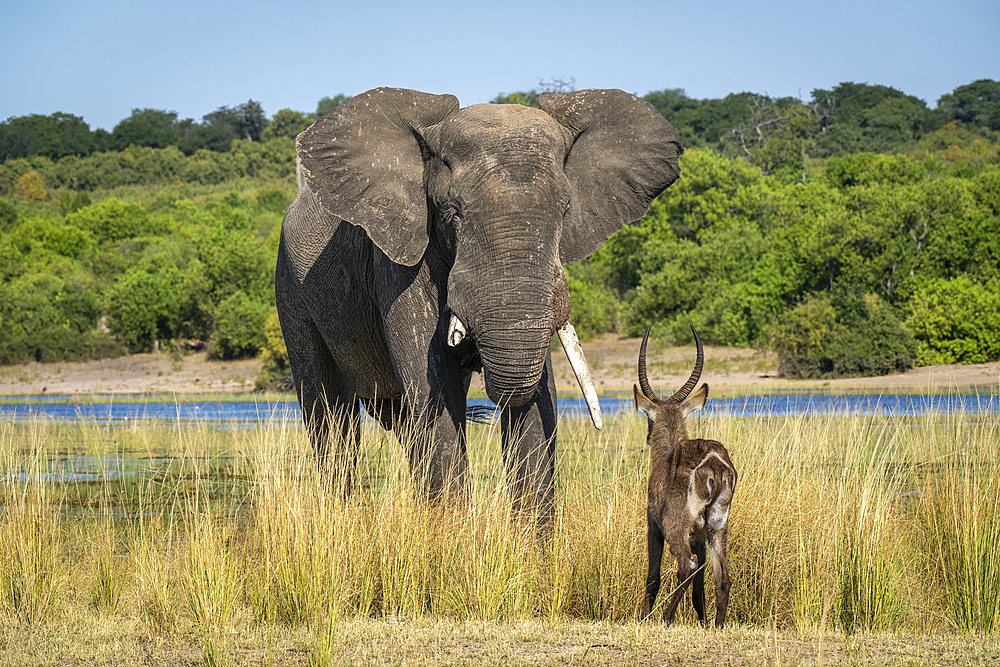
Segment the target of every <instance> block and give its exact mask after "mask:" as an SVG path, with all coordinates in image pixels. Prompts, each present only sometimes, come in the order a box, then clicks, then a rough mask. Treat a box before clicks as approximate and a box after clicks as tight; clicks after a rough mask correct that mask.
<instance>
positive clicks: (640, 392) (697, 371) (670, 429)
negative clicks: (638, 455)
mask: <svg viewBox="0 0 1000 667" xmlns="http://www.w3.org/2000/svg"><path fill="white" fill-rule="evenodd" d="M651 328H652V325H650V326H649V327H647V328H646V335H645V336H643V338H642V346H641V347H640V348H639V368H638V371H639V384H638V385H632V392H633V394H634V395H635V408H636V410H638V411H640V412H643V413H645V415H646V417H647V418H648V419H649V434H648V442H649V443H650V446H654V445H657V446H661V447H662V446H676V445H677V444H678V443H679V442H680V441H681V440H686V439H687V429H686V428H685V427H684V418H685V417H687V416H688V415H689V414H691V413H692V412H694V411H695V410H700V409H701V408H703V407H705V403H706V402H707V401H708V384H703V385H701V387H700V388H699V389H698V390H697V391H695V392H694V393H692V390H693V389H694V388H695V386H696V385H697V384H698V380H699V379H700V378H701V370H702V367H703V366H704V365H705V352H704V350H703V349H702V346H701V339H700V338H698V332H697V331H695V329H694V327H693V326H692V327H691V333H693V334H694V342H695V346H696V347H697V357H696V359H695V363H694V370H693V371H692V372H691V377H689V378H688V379H687V382H685V383H684V385H683V386H681V388H680V389H678V390H677V392H676V393H675V394H674V395H672V396H670V397H668V398H666V399H660V398H658V397H657V396H656V393H655V392H653V388H652V387H651V386H650V385H649V378H648V377H647V375H646V343H647V342H648V341H649V330H650V329H651Z"/></svg>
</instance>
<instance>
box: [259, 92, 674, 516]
mask: <svg viewBox="0 0 1000 667" xmlns="http://www.w3.org/2000/svg"><path fill="white" fill-rule="evenodd" d="M538 104H539V107H540V108H532V107H527V106H521V105H513V104H476V105H472V106H468V107H463V108H460V107H459V102H458V99H457V98H455V97H454V96H452V95H436V94H430V93H423V92H418V91H414V90H405V89H397V88H377V89H374V90H370V91H368V92H365V93H363V94H361V95H357V96H355V97H353V98H351V99H350V100H348V101H347V102H345V103H343V104H341V105H340V106H339V107H336V108H335V109H333V110H332V111H330V112H329V113H328V114H326V115H325V116H323V117H322V118H320V119H319V120H317V121H316V122H315V123H314V124H313V125H312V126H311V127H309V128H308V129H306V130H305V131H303V132H302V133H301V134H300V135H299V136H298V137H297V139H296V148H297V151H298V157H299V160H300V163H301V169H302V173H303V174H304V176H305V185H304V186H303V187H302V189H301V190H300V191H299V193H298V194H297V195H296V197H295V198H294V200H293V201H292V203H291V204H290V205H289V207H288V209H287V211H286V213H285V216H284V219H283V222H282V229H281V238H280V242H279V247H278V258H277V267H276V272H275V296H276V303H277V309H278V315H279V320H280V323H281V329H282V333H283V335H284V338H285V343H286V347H287V350H288V359H289V363H290V365H291V369H292V377H293V381H294V385H295V390H296V393H297V396H298V401H299V405H300V407H301V409H302V414H303V419H304V421H305V424H306V426H307V429H308V431H309V437H310V439H311V444H312V447H313V448H314V451H315V454H316V456H317V458H318V461H319V465H320V467H321V468H322V469H324V470H327V471H337V472H338V474H339V475H340V476H341V477H340V479H341V481H342V484H343V485H344V488H345V489H347V490H349V489H350V486H351V475H352V471H353V470H354V469H355V467H356V463H357V458H358V452H359V442H360V441H359V437H360V436H359V423H360V418H361V415H362V413H361V406H362V405H363V406H364V410H365V412H367V413H368V414H369V415H371V416H372V417H373V418H374V419H375V420H376V421H377V422H378V423H379V424H380V425H381V426H382V427H383V428H385V429H386V430H392V431H395V432H396V435H397V439H399V440H400V441H401V442H402V443H403V444H404V447H405V448H406V449H407V454H408V458H409V465H410V469H411V475H412V476H413V477H414V479H419V480H421V485H422V486H421V488H422V489H423V491H424V492H426V493H427V494H428V495H429V496H430V497H432V498H441V497H443V496H446V495H451V494H452V493H458V494H459V495H464V494H465V493H466V491H465V489H466V487H467V484H468V475H469V471H468V456H467V450H466V436H465V430H466V419H467V412H466V408H467V404H466V397H467V395H468V392H469V387H470V381H471V376H472V374H473V373H474V372H481V373H482V376H483V379H484V383H485V389H486V394H487V396H488V397H489V399H490V400H491V401H493V402H494V403H496V405H497V406H498V411H499V416H500V430H501V451H502V456H503V460H504V465H505V467H506V474H507V483H508V488H509V489H510V492H511V496H512V503H513V504H514V505H515V507H517V508H519V509H520V510H530V511H533V512H537V513H538V515H539V516H541V517H542V519H543V520H545V518H546V517H551V516H552V513H553V507H554V482H555V444H556V443H555V440H556V392H555V383H554V378H553V376H552V360H551V356H550V346H551V344H552V340H553V335H554V334H555V333H556V332H559V333H560V338H561V339H562V340H563V341H564V345H565V346H566V347H567V352H568V353H569V354H570V356H571V361H574V369H575V370H577V375H578V378H580V380H581V386H583V387H584V393H585V395H586V396H587V397H588V402H589V403H591V404H592V415H593V417H594V419H595V425H596V426H598V427H600V413H599V408H598V407H597V400H596V391H594V388H593V382H592V381H590V380H589V370H587V368H586V362H585V361H584V360H583V358H582V350H581V349H580V346H579V343H578V342H576V340H575V334H574V333H573V327H572V322H571V321H570V317H569V316H570V296H569V290H568V284H567V277H566V273H565V271H564V269H563V265H564V264H569V263H572V262H577V261H580V260H582V259H584V258H585V257H587V256H589V255H590V254H591V253H593V252H594V251H595V250H597V249H598V248H599V247H600V246H601V244H603V243H604V241H605V240H607V238H608V237H609V236H610V235H611V234H612V233H613V232H614V231H616V230H618V229H620V228H622V227H623V226H624V225H626V224H628V223H630V222H632V221H634V220H636V219H638V218H640V217H642V216H643V215H645V213H646V211H647V210H648V208H649V205H650V203H651V202H652V200H653V199H654V198H655V197H656V196H657V195H659V194H660V193H661V192H662V191H663V190H664V189H666V187H667V186H669V185H670V184H671V183H672V182H673V181H674V180H675V179H676V178H677V177H678V176H679V174H680V170H679V166H678V158H679V156H680V155H681V153H682V151H683V149H682V148H681V144H680V138H679V136H678V135H677V133H676V132H675V130H674V128H673V127H672V126H671V124H670V123H669V122H667V121H666V120H665V119H664V118H663V117H662V116H661V115H660V114H659V113H658V112H657V111H656V109H654V108H653V107H652V106H651V105H650V104H648V103H647V102H645V101H643V100H642V99H639V98H637V97H635V96H633V95H630V94H628V93H625V92H622V91H620V90H581V91H576V92H569V93H558V94H556V93H545V94H542V95H540V96H539V98H538ZM574 350H575V353H576V354H575V355H574V354H572V353H573V352H574ZM331 433H332V439H333V440H335V441H336V444H335V446H333V447H332V448H331V442H330V440H331Z"/></svg>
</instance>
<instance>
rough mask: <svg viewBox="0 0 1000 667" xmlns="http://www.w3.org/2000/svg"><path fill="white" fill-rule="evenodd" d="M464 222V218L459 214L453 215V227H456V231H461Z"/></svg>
mask: <svg viewBox="0 0 1000 667" xmlns="http://www.w3.org/2000/svg"><path fill="white" fill-rule="evenodd" d="M462 222H463V220H462V216H461V215H460V214H459V213H452V214H451V225H452V227H454V228H455V229H461V228H462Z"/></svg>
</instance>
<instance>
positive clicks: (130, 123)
mask: <svg viewBox="0 0 1000 667" xmlns="http://www.w3.org/2000/svg"><path fill="white" fill-rule="evenodd" d="M345 99H347V98H346V97H344V96H343V95H337V96H335V97H324V98H322V99H321V100H320V101H319V102H318V104H317V106H316V111H315V112H313V113H304V112H300V111H293V110H291V109H282V110H280V111H278V112H277V113H275V114H274V117H273V118H270V119H269V118H268V117H267V115H266V114H265V112H264V109H263V108H262V107H261V105H260V103H259V102H255V101H254V100H252V99H251V100H247V101H246V102H244V103H243V104H238V105H236V106H233V107H228V106H222V107H219V108H218V109H216V110H215V111H213V112H211V113H208V114H205V115H204V116H203V117H202V119H201V121H195V120H194V119H192V118H185V119H178V117H177V112H176V111H166V110H163V109H133V110H132V114H131V115H130V116H129V117H128V118H125V119H123V120H121V121H120V122H119V123H118V124H117V125H115V127H114V129H113V130H112V131H111V132H108V131H107V130H104V129H100V128H98V129H96V130H93V131H91V129H90V126H89V125H88V124H87V123H86V122H85V121H84V120H83V118H81V117H79V116H74V115H73V114H68V113H63V112H56V113H53V114H50V115H48V116H45V115H42V114H31V115H29V116H17V117H13V118H8V119H7V120H6V121H4V122H3V123H0V160H3V161H6V160H13V159H16V158H28V157H36V156H40V157H47V158H49V159H51V160H59V159H60V158H64V157H67V156H70V155H72V156H76V157H86V156H88V155H92V154H94V153H102V152H113V151H121V150H125V149H126V148H129V147H133V148H167V147H169V146H173V147H175V148H177V149H178V150H179V151H180V152H181V153H183V154H184V155H194V154H195V153H197V152H198V151H200V150H209V151H216V152H224V151H228V150H229V149H230V148H231V147H232V145H233V142H234V141H236V140H238V139H245V140H247V141H267V140H269V139H277V138H281V137H284V138H292V139H294V138H295V135H297V134H298V133H299V132H301V131H302V130H304V129H306V128H307V127H309V125H310V124H311V123H313V122H314V121H315V120H316V119H317V118H319V117H320V116H322V115H323V114H325V113H326V112H327V111H329V110H330V109H332V108H333V107H335V106H337V105H338V104H340V103H341V102H343V101H344V100H345Z"/></svg>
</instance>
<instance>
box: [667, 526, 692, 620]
mask: <svg viewBox="0 0 1000 667" xmlns="http://www.w3.org/2000/svg"><path fill="white" fill-rule="evenodd" d="M670 552H671V553H673V554H674V558H675V559H676V560H677V588H675V589H674V592H673V594H671V596H670V604H669V605H667V608H666V609H665V610H664V611H663V622H664V623H673V622H674V614H675V613H676V612H677V605H678V604H680V602H681V599H682V598H683V597H684V591H686V590H687V587H688V584H689V583H691V582H690V578H691V575H692V574H693V573H694V571H695V570H696V569H697V567H698V564H697V560H696V559H695V557H694V554H693V553H691V545H690V544H688V542H687V540H683V543H682V544H678V545H673V544H671V545H670Z"/></svg>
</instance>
